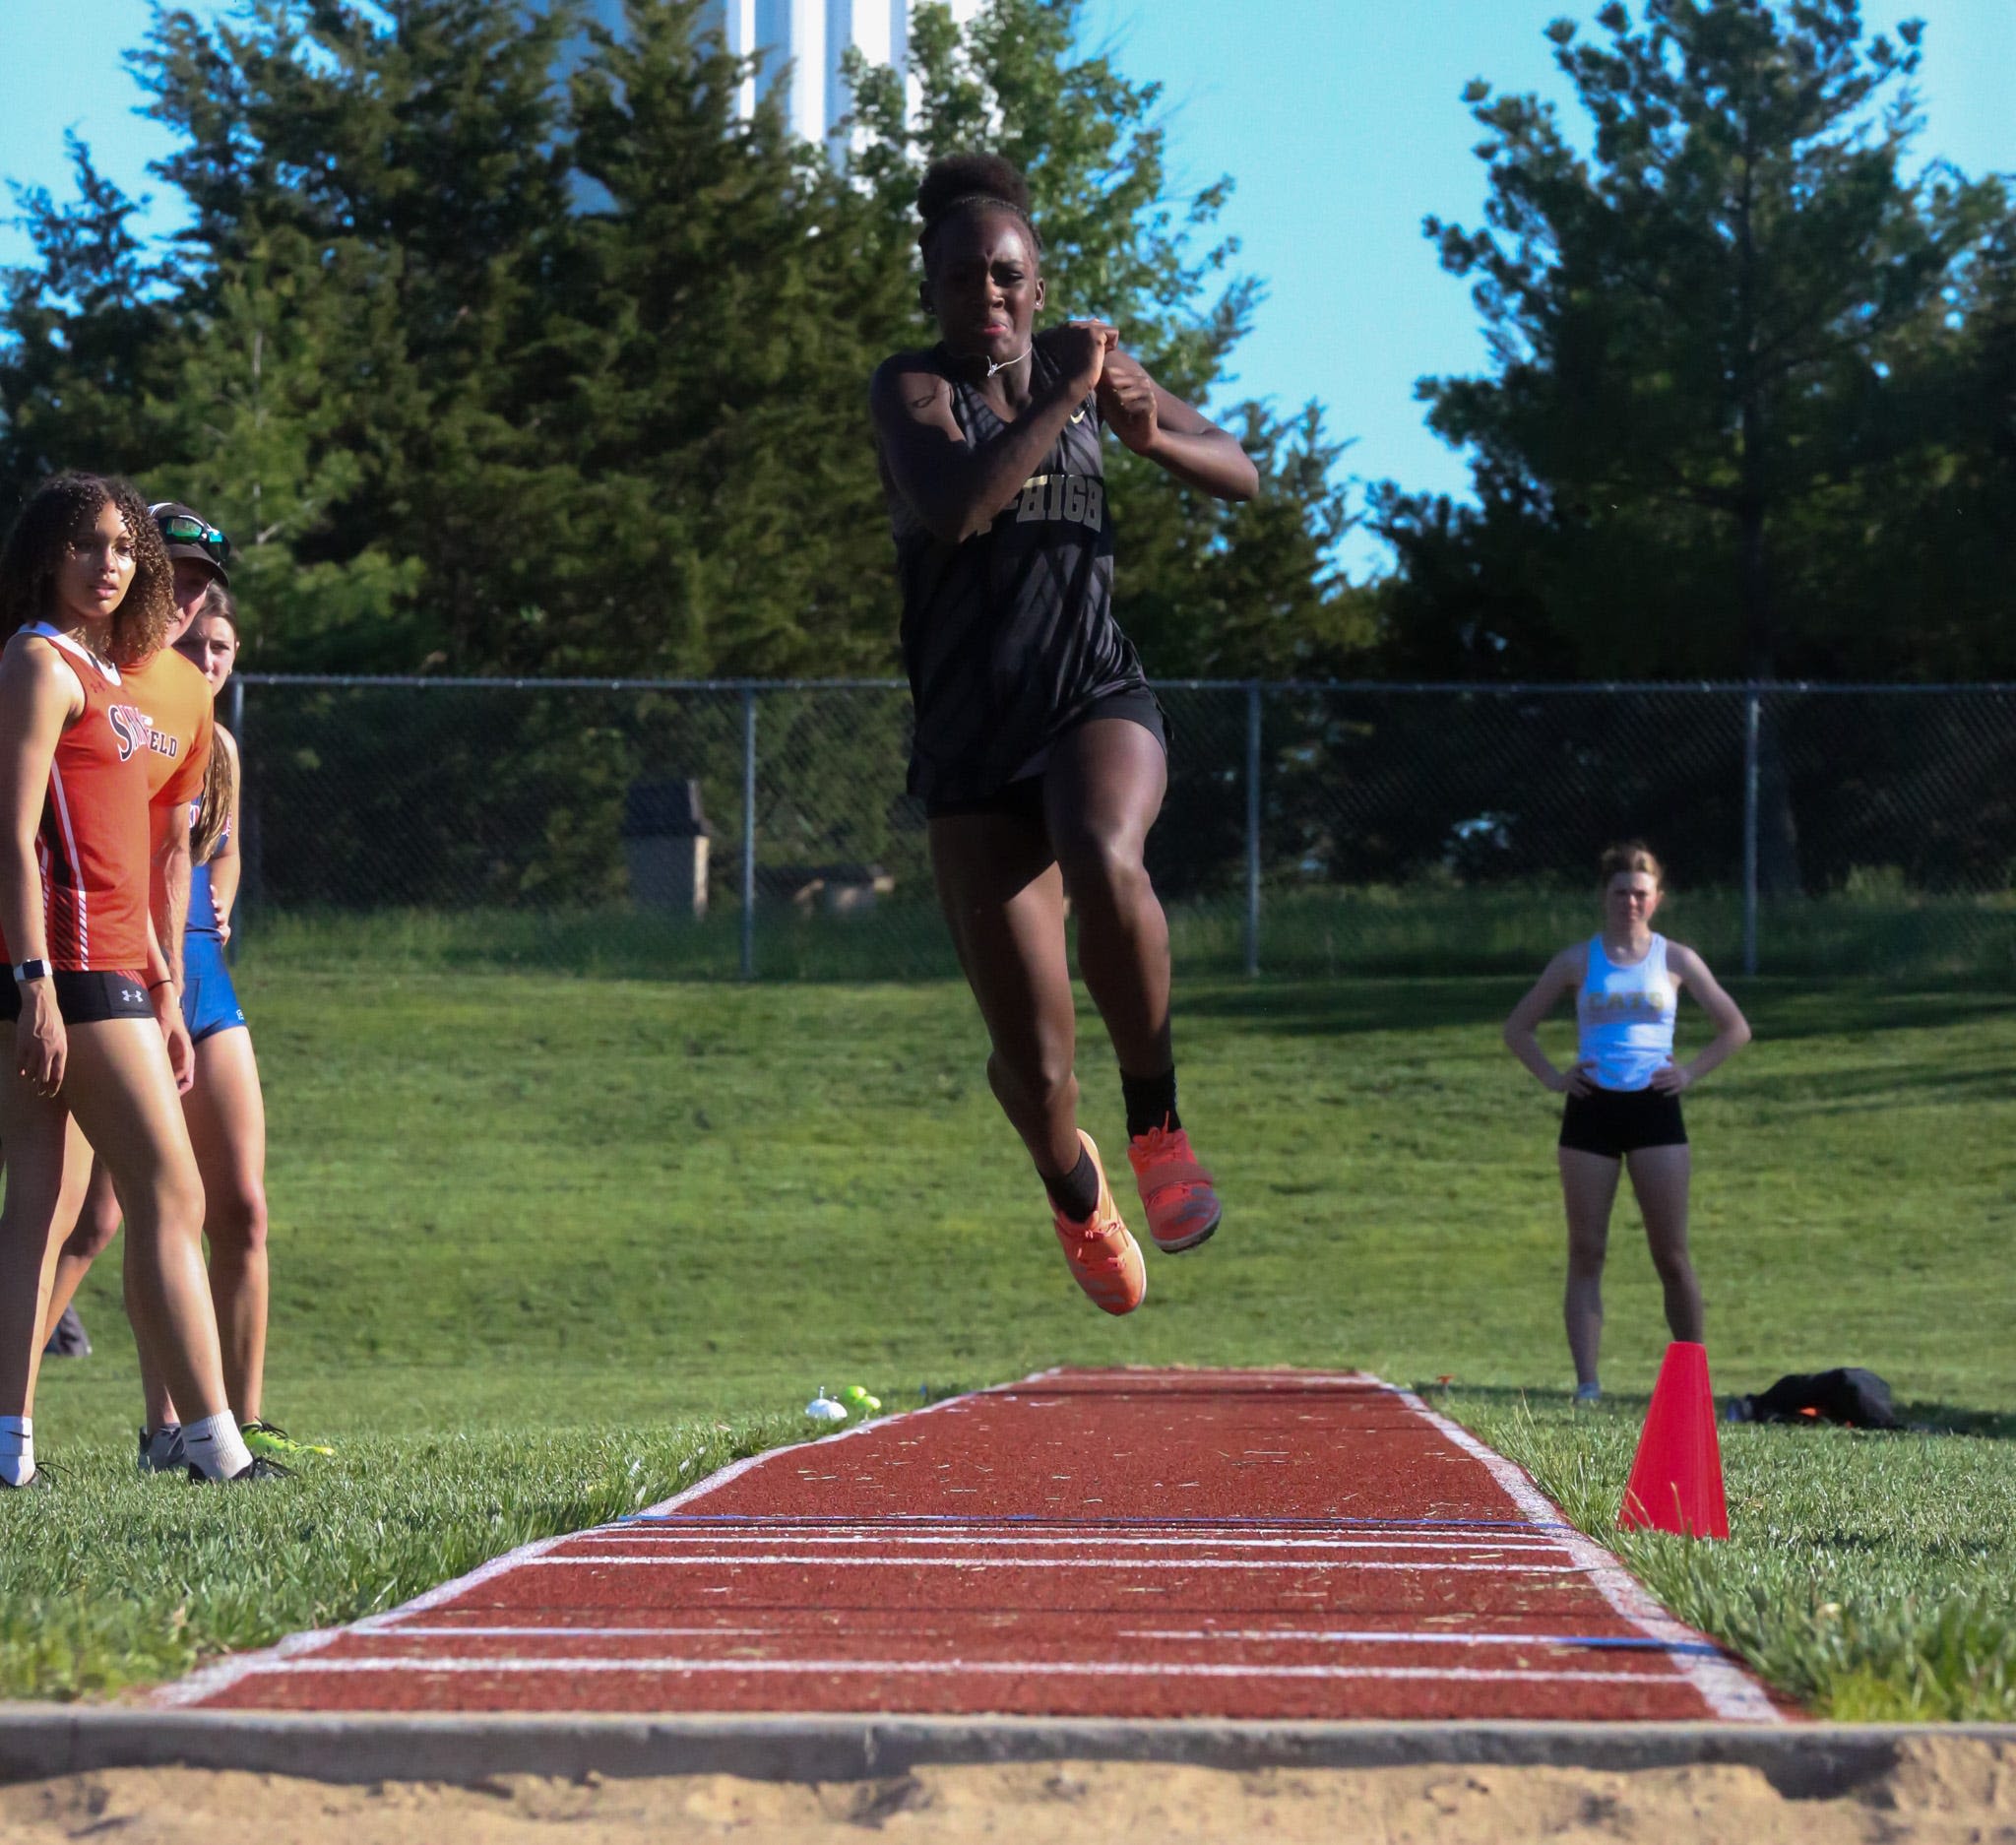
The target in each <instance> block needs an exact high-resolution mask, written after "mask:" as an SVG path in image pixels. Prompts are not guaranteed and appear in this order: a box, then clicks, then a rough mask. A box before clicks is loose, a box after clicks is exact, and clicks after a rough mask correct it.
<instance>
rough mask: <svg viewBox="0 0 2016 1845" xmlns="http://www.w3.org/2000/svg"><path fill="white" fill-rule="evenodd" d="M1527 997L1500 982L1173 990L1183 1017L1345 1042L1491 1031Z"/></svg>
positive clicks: (1202, 985)
mask: <svg viewBox="0 0 2016 1845" xmlns="http://www.w3.org/2000/svg"><path fill="white" fill-rule="evenodd" d="M1525 990H1526V986H1525V984H1524V983H1523V982H1520V981H1517V980H1507V979H1504V978H1502V977H1495V978H1483V979H1474V980H1395V979H1380V980H1372V979H1365V978H1358V977H1345V978H1340V979H1338V980H1334V981H1332V980H1323V981H1300V980H1282V979H1277V978H1273V977H1267V978H1263V979H1260V980H1257V981H1251V982H1248V983H1245V984H1243V985H1234V984H1233V983H1231V982H1229V981H1202V982H1187V983H1180V984H1179V985H1178V987H1177V991H1176V1009H1177V1010H1178V1011H1179V1012H1180V1013H1182V1014H1184V1015H1185V1016H1187V1017H1191V1018H1206V1019H1227V1020H1232V1021H1245V1022H1250V1023H1252V1024H1254V1025H1258V1026H1262V1027H1264V1028H1265V1029H1266V1030H1268V1031H1271V1032H1286V1033H1290V1034H1294V1035H1305V1034H1306V1035H1314V1036H1322V1037H1337V1038H1344V1037H1351V1036H1353V1035H1355V1034H1357V1033H1360V1032H1394V1031H1417V1030H1432V1029H1434V1028H1436V1027H1438V1026H1449V1025H1456V1026H1462V1025H1470V1026H1477V1027H1479V1028H1485V1027H1488V1028H1490V1029H1491V1030H1493V1031H1495V1030H1496V1029H1497V1027H1498V1026H1499V1025H1501V1024H1502V1023H1503V1022H1504V1018H1505V1015H1506V1014H1507V1013H1508V1012H1510V1011H1511V1010H1512V1008H1513V1007H1514V1006H1515V1005H1516V1004H1518V1002H1519V995H1520V994H1521V993H1523V992H1524V991H1525Z"/></svg>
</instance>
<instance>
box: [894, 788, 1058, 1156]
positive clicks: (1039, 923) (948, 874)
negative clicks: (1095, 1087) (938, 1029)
mask: <svg viewBox="0 0 2016 1845" xmlns="http://www.w3.org/2000/svg"><path fill="white" fill-rule="evenodd" d="M931 870H932V874H933V876H934V877H935V879H936V880H937V885H938V901H939V903H940V904H941V905H942V906H943V907H944V911H945V921H946V922H948V923H949V924H950V925H951V929H952V940H953V943H954V944H955V946H956V947H957V948H958V950H959V965H960V966H961V967H962V968H964V969H965V970H966V980H967V985H968V986H971V987H972V988H973V994H974V997H975V998H976V999H977V1000H978V1001H979V1008H980V1017H981V1018H982V1019H984V1020H985V1021H986V1026H987V1036H988V1038H989V1039H990V1040H991V1041H992V1045H993V1051H992V1054H991V1055H990V1056H989V1057H988V1058H987V1081H988V1083H989V1084H990V1085H991V1086H992V1088H993V1091H994V1095H995V1097H996V1099H997V1100H998V1101H999V1102H1000V1104H1001V1107H1002V1110H1003V1111H1004V1112H1005V1113H1006V1114H1007V1116H1008V1119H1009V1120H1010V1121H1011V1122H1012V1123H1013V1124H1014V1127H1015V1131H1016V1132H1017V1133H1018V1134H1020V1135H1021V1136H1022V1138H1023V1142H1024V1144H1025V1145H1026V1146H1027V1147H1028V1148H1029V1152H1030V1157H1031V1158H1032V1159H1033V1160H1035V1162H1036V1167H1037V1171H1038V1172H1039V1173H1040V1174H1042V1175H1043V1176H1044V1177H1047V1178H1062V1177H1065V1176H1066V1175H1068V1174H1070V1173H1071V1172H1073V1171H1075V1170H1076V1168H1077V1165H1078V1158H1079V1152H1080V1149H1079V1144H1078V1079H1077V1077H1076V1076H1075V1075H1074V1074H1073V1073H1072V1057H1073V1054H1074V1052H1075V1049H1076V1040H1077V1031H1078V1021H1077V1015H1076V1013H1075V1011H1074V1009H1073V1002H1072V997H1071V968H1070V963H1069V961H1068V959H1067V957H1066V955H1065V951H1064V884H1063V880H1062V878H1060V877H1059V876H1058V873H1057V865H1056V860H1055V859H1053V858H1052V856H1051V853H1050V847H1049V841H1048V838H1047V836H1046V834H1045V832H1044V829H1043V827H1042V824H1041V823H1040V821H1035V820H1030V819H1025V818H1023V817H1021V816H1019V815H1015V814H1004V813H973V814H951V815H947V816H945V817H943V818H940V819H936V820H933V821H932V822H931Z"/></svg>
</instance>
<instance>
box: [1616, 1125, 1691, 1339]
mask: <svg viewBox="0 0 2016 1845" xmlns="http://www.w3.org/2000/svg"><path fill="white" fill-rule="evenodd" d="M1625 1164H1626V1165H1627V1166H1628V1167H1629V1168H1630V1169H1631V1189H1632V1190H1633V1191H1634V1192H1636V1193H1637V1194H1638V1209H1639V1210H1640V1211H1641V1212H1642V1213H1643V1214H1644V1217H1645V1241H1647V1242H1648V1243H1650V1244H1651V1246H1652V1266H1653V1267H1654V1268H1656V1269H1657V1270H1658V1271H1659V1285H1660V1286H1661V1287H1662V1288H1663V1289H1664V1290H1665V1291H1666V1323H1667V1325H1668V1326H1669V1327H1670V1329H1671V1331H1672V1335H1673V1337H1674V1338H1675V1339H1691V1340H1693V1341H1695V1342H1696V1343H1699V1341H1700V1340H1701V1339H1702V1337H1703V1336H1704V1332H1705V1329H1706V1326H1707V1319H1706V1316H1705V1315H1704V1313H1703V1312H1702V1308H1701V1284H1700V1282H1699V1281H1697V1280H1696V1279H1695V1278H1694V1264H1693V1263H1692V1261H1690V1260H1689V1259H1688V1256H1687V1185H1688V1181H1689V1179H1690V1178H1691V1177H1692V1176H1693V1171H1694V1160H1693V1151H1692V1149H1691V1148H1689V1147H1687V1146H1686V1145H1685V1144H1684V1143H1683V1144H1682V1145H1680V1146H1677V1147H1640V1148H1639V1149H1638V1151H1637V1152H1636V1153H1634V1154H1631V1155H1630V1156H1629V1157H1628V1158H1627V1159H1626V1161H1625Z"/></svg>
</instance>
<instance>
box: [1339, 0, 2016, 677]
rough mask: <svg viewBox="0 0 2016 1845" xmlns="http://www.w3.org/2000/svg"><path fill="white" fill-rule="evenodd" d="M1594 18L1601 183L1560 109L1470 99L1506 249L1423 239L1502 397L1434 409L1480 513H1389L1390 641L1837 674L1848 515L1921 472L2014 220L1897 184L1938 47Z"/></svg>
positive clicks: (1723, 12) (1854, 20) (1691, 15)
mask: <svg viewBox="0 0 2016 1845" xmlns="http://www.w3.org/2000/svg"><path fill="white" fill-rule="evenodd" d="M1597 19H1598V22H1599V24H1600V25H1601V26H1602V28H1603V29H1604V32H1606V33H1607V42H1604V43H1589V42H1585V41H1584V40H1583V38H1582V37H1581V35H1580V34H1579V32H1578V31H1577V29H1576V28H1575V26H1574V25H1573V24H1572V23H1571V22H1565V21H1564V22H1559V23H1557V24H1556V25H1555V26H1553V27H1552V28H1550V29H1549V33H1550V35H1551V36H1552V38H1553V39H1554V42H1555V45H1556V55H1557V60H1558V62H1559V64H1560V66H1561V68H1562V70H1563V71H1564V73H1565V74H1566V75H1567V76H1568V78H1569V79H1570V80H1571V82H1572V83H1573V84H1574V86H1575V89H1576V93H1577V95H1578V96H1579V98H1580V100H1581V102H1582V104H1583V106H1584V108H1585V109H1586V110H1587V112H1588V114H1589V117H1590V119H1591V122H1592V124H1593V148H1592V152H1591V154H1590V155H1589V156H1588V157H1587V158H1585V157H1584V156H1582V155H1581V154H1578V153H1577V152H1576V150H1575V148H1574V147H1573V146H1572V145H1571V143H1570V142H1569V140H1568V139H1567V137H1566V136H1565V134H1564V133H1563V131H1562V128H1561V125H1560V123H1559V121H1558V119H1557V117H1556V115H1555V112H1554V111H1553V110H1552V108H1551V107H1549V106H1548V105H1546V104H1544V103H1543V102H1541V101H1539V100H1538V99H1536V98H1534V97H1531V96H1506V95H1495V94H1493V93H1492V92H1491V91H1490V90H1489V89H1488V87H1487V86H1485V85H1483V84H1478V85H1474V86H1473V88H1472V91H1471V93H1470V96H1469V100H1470V101H1471V102H1472V104H1473V106H1474V109H1475V113H1476V117H1477V119H1478V121H1479V123H1480V124H1481V126H1482V127H1483V129H1484V130H1485V134H1486V137H1487V139H1486V141H1485V144H1484V146H1483V147H1482V149H1481V156H1482V158H1484V159H1486V160H1487V161H1488V162H1489V164H1490V187H1491V190H1490V198H1489V203H1488V205H1487V208H1486V219H1487V223H1486V226H1485V228H1483V229H1481V230H1476V231H1469V230H1464V229H1462V228H1460V227H1457V226H1453V225H1446V224H1443V223H1439V222H1435V221H1430V223H1429V225H1428V229H1429V232H1430V234H1431V235H1432V236H1433V237H1435V238H1436V239H1437V240H1438V242H1439V244H1440V247H1441V252H1442V258H1443V262H1444V264H1445V266H1446V267H1447V268H1448V269H1449V270H1450V271H1451V272H1452V273H1454V274H1457V275H1461V276H1466V277H1470V278H1473V279H1474V280H1475V282H1476V290H1475V298H1476V300H1477V303H1478V307H1479V310H1480V312H1481V315H1482V317H1483V320H1484V323H1485V328H1486V331H1487V334H1488V337H1489V340H1490V345H1491V351H1492V356H1493V369H1492V372H1491V374H1490V375H1488V376H1486V377H1480V378H1455V379H1431V380H1426V381H1424V382H1423V384H1422V386H1421V395H1422V396H1423V398H1424V399H1425V401H1426V402H1427V403H1428V405H1429V407H1430V408H1429V421H1430V423H1431V425H1432V426H1433V427H1434V428H1435V429H1436V430H1437V431H1438V432H1439V433H1440V434H1442V435H1443V436H1444V437H1446V438H1447V439H1448V440H1450V441H1451V442H1453V443H1456V444H1459V445H1461V446H1464V447H1467V448H1469V449H1470V450H1471V451H1472V452H1473V455H1474V458H1475V459H1474V470H1475V475H1476V480H1477V488H1478V494H1479V498H1480V501H1481V510H1480V511H1478V512H1476V513H1475V514H1462V513H1458V512H1456V511H1454V510H1453V509H1451V508H1449V507H1447V506H1438V505H1436V504H1435V503H1433V502H1431V501H1427V500H1423V499H1421V498H1419V497H1417V496H1410V495H1407V494H1405V493H1404V492H1402V491H1401V490H1400V489H1398V488H1395V487H1392V486H1390V485H1389V486H1388V487H1387V488H1386V489H1384V490H1383V492H1382V493H1381V494H1380V495H1379V496H1378V498H1377V501H1376V505H1377V512H1378V519H1379V524H1380V528H1381V530H1382V531H1383V532H1385V533H1386V534H1387V535H1388V536H1389V537H1390V538H1392V540H1393V541H1394V542H1395V544H1396V546H1397V547H1398V549H1399V551H1400V553H1401V556H1402V559H1403V563H1404V566H1405V569H1406V573H1407V576H1408V584H1407V587H1406V589H1405V590H1404V591H1401V592H1398V593H1397V594H1396V596H1395V598H1394V601H1393V603H1392V604H1391V605H1390V606H1391V612H1392V614H1393V615H1394V617H1395V619H1396V620H1397V621H1399V622H1401V623H1403V624H1405V627H1412V628H1414V629H1416V630H1417V631H1416V632H1413V633H1408V632H1405V631H1403V632H1401V633H1399V634H1397V635H1396V637H1395V638H1396V642H1397V648H1396V654H1397V656H1398V657H1402V658H1411V659H1417V660H1418V659H1422V658H1432V659H1440V660H1442V661H1445V662H1447V663H1449V664H1451V665H1457V664H1461V665H1462V666H1464V667H1466V668H1471V669H1478V670H1492V669H1499V670H1503V669H1512V670H1529V669H1533V668H1536V667H1540V668H1546V667H1553V666H1564V665H1570V664H1572V667H1573V668H1574V669H1577V670H1580V671H1583V672H1588V673H1592V674H1598V673H1608V672H1624V673H1632V674H1637V675H1646V674H1660V673H1675V674H1703V673H1715V674H1732V673H1752V674H1759V675H1767V676H1768V675H1770V674H1772V673H1774V672H1778V671H1781V670H1786V669H1796V670H1801V671H1803V670H1811V669H1815V668H1818V669H1821V670H1825V669H1826V668H1827V667H1828V666H1829V665H1830V664H1832V663H1833V662H1835V661H1837V660H1839V659H1840V658H1842V657H1843V651H1844V650H1842V649H1841V647H1840V646H1839V644H1838V637H1839V629H1840V625H1841V622H1842V619H1843V615H1844V612H1845V611H1844V610H1843V608H1842V606H1841V605H1840V604H1838V603H1837V602H1836V601H1835V600H1834V598H1833V596H1832V595H1831V594H1830V592H1831V591H1833V590H1834V589H1835V587H1836V586H1837V585H1838V584H1839V583H1840V582H1841V580H1842V578H1843V577H1844V576H1845V575H1847V574H1850V573H1852V572H1853V570H1854V569H1856V568H1858V567H1859V565H1858V564H1856V563H1853V562H1851V563H1849V565H1848V570H1847V571H1844V570H1842V569H1841V567H1840V566H1841V565H1842V563H1843V562H1844V561H1846V560H1844V559H1843V558H1842V557H1841V554H1840V548H1839V540H1840V537H1841V518H1840V515H1841V514H1842V512H1843V511H1844V509H1845V508H1846V507H1847V506H1849V505H1850V504H1851V503H1852V502H1854V501H1855V500H1856V499H1857V498H1858V497H1860V498H1861V499H1863V500H1865V501H1866V500H1868V499H1870V498H1872V497H1875V496H1879V495H1882V494H1886V493H1889V492H1892V491H1894V490H1895V488H1896V486H1897V484H1898V483H1899V482H1900V481H1901V480H1903V479H1906V478H1908V477H1910V475H1911V473H1912V472H1913V470H1914V469H1915V468H1917V467H1920V466H1922V461H1923V451H1924V446H1925V443H1926V442H1927V441H1928V440H1930V439H1931V431H1930V430H1929V429H1928V426H1927V423H1926V419H1925V417H1924V415H1923V414H1922V411H1923V409H1924V405H1925V403H1926V402H1927V401H1928V400H1925V399H1923V398H1922V397H1921V398H1918V399H1916V400H1915V399H1914V397H1913V393H1914V391H1915V389H1916V388H1917V387H1918V386H1919V385H1920V384H1921V383H1922V382H1923V380H1924V378H1925V376H1926V373H1927V367H1926V366H1925V365H1924V364H1923V363H1922V362H1918V361H1919V360H1920V359H1922V349H1923V348H1924V346H1925V345H1926V343H1927V342H1928V341H1929V342H1931V343H1932V344H1934V345H1936V344H1937V343H1938V341H1939V340H1940V339H1941V338H1943V336H1944V330H1945V323H1946V319H1947V317H1948V314H1949V301H1948V294H1949V291H1950V290H1952V289H1953V288H1954V287H1955V286H1956V285H1957V284H1958V283H1959V282H1960V280H1961V279H1962V278H1963V277H1964V276H1965V275H1966V273H1967V271H1968V269H1969V266H1970V264H1971V263H1972V262H1973V261H1974V260H1975V258H1976V256H1977V254H1978V252H1979V251H1980V249H1981V246H1982V243H1983V239H1984V236H1985V231H1986V229H1987V227H1988V226H1989V224H1990V223H1992V222H1993V221H1994V219H1995V217H1996V216H1997V214H1998V212H1999V211H2000V209H2001V199H2000V194H1999V191H1998V189H1997V188H1996V187H1995V186H1994V185H1992V184H1970V183H1967V182H1966V181H1964V180H1962V179H1961V178H1959V177H1958V176H1957V175H1954V174H1952V173H1950V172H1949V171H1947V170H1945V169H1934V170H1933V171H1932V172H1931V173H1929V174H1927V175H1925V176H1922V177H1917V176H1913V175H1910V174H1908V173H1907V172H1906V170H1905V160H1906V157H1907V155H1908V153H1909V151H1910V149H1911V146H1912V143H1913V140H1914V137H1915V136H1916V134H1917V133H1918V131H1919V128H1920V120H1919V115H1918V112H1917V108H1916V105H1915V102H1914V99H1913V95H1912V93H1911V91H1910V88H1909V80H1910V78H1911V76H1912V75H1913V73H1914V72H1915V71H1916V69H1917V67H1918V61H1919V55H1920V51H1919V47H1920V43H1921V36H1922V31H1921V28H1920V27H1919V26H1918V25H1917V24H1909V25H1907V26H1905V27H1904V28H1903V29H1902V30H1901V32H1900V34H1899V37H1898V39H1897V40H1894V41H1893V40H1892V39H1889V38H1887V37H1883V36H1876V37H1873V38H1871V37H1867V36H1865V35H1864V33H1863V31H1862V27H1861V21H1860V16H1859V6H1858V0H1799V3H1798V4H1796V5H1788V4H1785V3H1784V0H1646V4H1645V5H1644V6H1643V8H1642V10H1641V18H1640V21H1639V23H1637V24H1634V22H1633V19H1632V16H1631V13H1630V12H1629V10H1628V9H1627V8H1625V7H1624V6H1622V5H1617V4H1612V5H1608V6H1606V7H1605V8H1604V9H1603V10H1602V11H1601V12H1600V13H1599V14H1598V15H1597ZM1864 549H1865V547H1864V546H1863V545H1861V544H1855V545H1853V546H1852V547H1851V555H1853V554H1854V553H1858V552H1862V551H1863V550H1864ZM1423 624H1424V625H1425V627H1426V629H1427V630H1428V632H1427V633H1425V634H1423V633H1421V632H1419V631H1418V629H1419V628H1420V627H1421V626H1422V625H1423ZM1437 636H1439V638H1436V637H1437ZM1864 658H1866V655H1865V656H1864ZM1887 658H1888V661H1889V668H1888V669H1891V670H1896V669H1899V668H1901V667H1902V666H1903V664H1904V662H1906V661H1907V660H1908V659H1909V658H1910V649H1909V648H1908V647H1905V648H1898V647H1892V648H1891V649H1890V650H1888V655H1887Z"/></svg>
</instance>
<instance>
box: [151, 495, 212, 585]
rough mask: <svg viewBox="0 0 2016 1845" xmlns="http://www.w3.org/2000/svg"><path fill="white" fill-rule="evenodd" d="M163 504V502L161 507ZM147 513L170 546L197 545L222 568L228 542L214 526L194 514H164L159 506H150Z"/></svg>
mask: <svg viewBox="0 0 2016 1845" xmlns="http://www.w3.org/2000/svg"><path fill="white" fill-rule="evenodd" d="M165 504H166V502H165V501H163V502H162V505H165ZM148 511H149V512H150V513H151V514H153V515H154V522H155V524H156V525H157V526H158V527H159V528H160V534H161V537H162V538H164V539H165V540H167V541H168V542H169V543H170V544H195V545H198V546H200V547H201V548H202V549H203V551H204V553H205V554H206V555H207V556H208V557H209V558H210V559H211V561H212V562H213V563H215V564H217V565H218V566H219V568H222V566H223V564H224V562H225V560H226V559H227V558H228V557H229V556H230V550H231V541H230V540H229V539H227V538H225V537H224V535H223V534H222V533H221V532H220V531H219V530H218V528H217V527H216V526H213V525H206V524H205V523H204V522H203V521H202V520H201V519H199V518H197V516H196V515H195V514H194V513H185V512H165V511H163V510H161V507H160V506H150V507H149V508H148Z"/></svg>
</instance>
